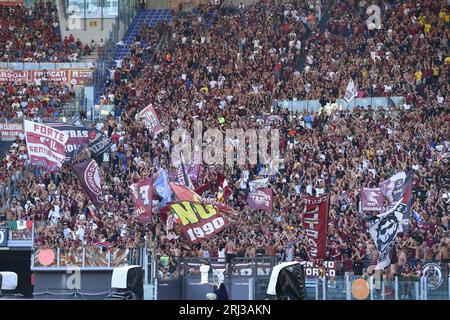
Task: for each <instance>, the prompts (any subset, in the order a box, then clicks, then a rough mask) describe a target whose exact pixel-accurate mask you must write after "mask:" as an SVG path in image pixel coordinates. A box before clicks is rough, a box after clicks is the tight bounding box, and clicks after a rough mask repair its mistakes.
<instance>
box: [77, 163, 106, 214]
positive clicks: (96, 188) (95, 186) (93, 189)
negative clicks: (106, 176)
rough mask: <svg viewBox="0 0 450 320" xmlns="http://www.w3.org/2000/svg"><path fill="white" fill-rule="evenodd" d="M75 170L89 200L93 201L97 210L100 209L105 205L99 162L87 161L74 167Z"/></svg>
mask: <svg viewBox="0 0 450 320" xmlns="http://www.w3.org/2000/svg"><path fill="white" fill-rule="evenodd" d="M73 168H74V170H75V173H76V175H77V177H78V179H80V182H81V185H82V186H83V189H84V191H85V192H86V193H87V195H88V196H89V199H91V201H92V203H93V204H94V206H95V207H96V208H97V209H98V208H100V207H101V206H102V204H103V198H102V185H101V178H100V172H99V169H98V165H97V162H96V161H95V160H87V161H84V162H82V163H79V164H76V165H74V166H73Z"/></svg>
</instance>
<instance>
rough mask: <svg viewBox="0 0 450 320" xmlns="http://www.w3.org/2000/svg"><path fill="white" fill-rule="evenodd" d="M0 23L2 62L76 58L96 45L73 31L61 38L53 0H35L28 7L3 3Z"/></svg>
mask: <svg viewBox="0 0 450 320" xmlns="http://www.w3.org/2000/svg"><path fill="white" fill-rule="evenodd" d="M0 26H1V28H0V61H1V62H77V61H79V58H80V57H82V56H83V55H89V54H91V52H92V49H93V47H92V43H91V45H89V44H84V45H83V44H82V43H81V41H80V39H75V38H74V36H73V35H72V34H70V35H69V37H65V38H64V39H61V32H60V26H59V17H58V10H57V7H56V5H55V4H54V3H52V1H36V2H35V3H34V6H33V7H29V8H27V7H25V6H23V5H19V4H17V5H15V6H13V5H2V4H0ZM93 44H94V45H96V44H95V42H94V43H93Z"/></svg>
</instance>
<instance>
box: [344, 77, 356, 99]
mask: <svg viewBox="0 0 450 320" xmlns="http://www.w3.org/2000/svg"><path fill="white" fill-rule="evenodd" d="M357 96H358V89H357V88H356V86H355V82H354V81H353V79H350V81H349V82H348V85H347V90H345V95H344V101H345V102H346V103H349V102H350V101H352V100H353V99H354V98H356V97H357Z"/></svg>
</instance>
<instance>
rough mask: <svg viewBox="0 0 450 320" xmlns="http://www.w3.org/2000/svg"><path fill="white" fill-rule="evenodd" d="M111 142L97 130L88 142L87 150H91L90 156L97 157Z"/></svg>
mask: <svg viewBox="0 0 450 320" xmlns="http://www.w3.org/2000/svg"><path fill="white" fill-rule="evenodd" d="M112 144H113V142H112V140H111V139H109V138H108V137H107V136H105V135H103V134H101V133H100V132H99V131H97V132H96V134H95V136H94V138H93V139H92V140H91V141H90V143H89V150H90V151H91V155H92V157H93V158H97V157H98V156H100V155H101V154H103V153H104V152H105V151H107V150H108V149H109V147H111V146H112Z"/></svg>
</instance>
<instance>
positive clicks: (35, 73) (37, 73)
mask: <svg viewBox="0 0 450 320" xmlns="http://www.w3.org/2000/svg"><path fill="white" fill-rule="evenodd" d="M43 77H46V78H47V81H48V82H57V83H61V82H63V83H69V70H64V69H58V70H46V71H45V72H44V71H43V70H31V71H29V72H28V80H29V82H35V81H36V80H38V79H42V78H43Z"/></svg>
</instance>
